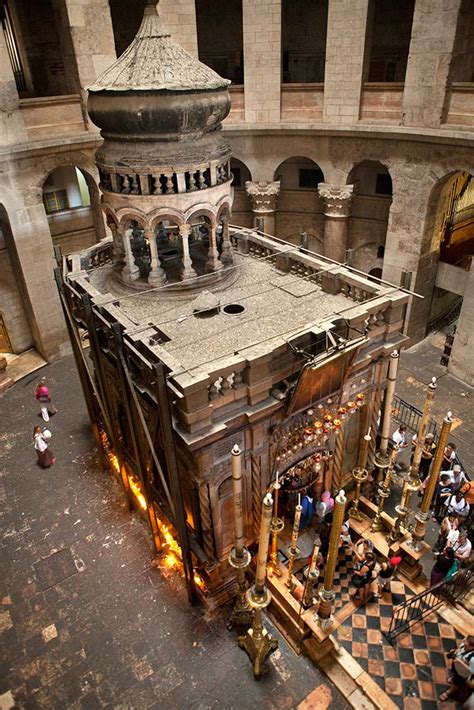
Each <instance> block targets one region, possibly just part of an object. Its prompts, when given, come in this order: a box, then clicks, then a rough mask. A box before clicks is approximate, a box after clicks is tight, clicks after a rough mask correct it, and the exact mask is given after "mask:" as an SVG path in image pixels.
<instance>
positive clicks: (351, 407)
mask: <svg viewBox="0 0 474 710" xmlns="http://www.w3.org/2000/svg"><path fill="white" fill-rule="evenodd" d="M356 409H357V404H356V403H355V402H348V403H347V411H348V412H349V414H354V412H355V411H356Z"/></svg>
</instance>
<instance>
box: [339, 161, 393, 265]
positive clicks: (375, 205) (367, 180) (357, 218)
mask: <svg viewBox="0 0 474 710" xmlns="http://www.w3.org/2000/svg"><path fill="white" fill-rule="evenodd" d="M347 184H349V185H354V196H353V198H352V203H351V215H350V218H349V232H348V244H347V246H348V250H349V255H348V261H349V264H350V265H351V266H353V267H354V268H356V269H359V270H360V271H365V272H367V273H369V274H371V275H376V274H378V273H379V272H380V273H381V269H382V268H383V258H384V253H385V241H386V239H387V227H388V217H389V212H390V205H391V204H392V178H391V176H390V173H389V171H388V170H387V168H386V167H385V166H384V165H382V164H381V163H379V162H378V161H375V160H364V161H363V162H362V163H359V164H358V165H356V166H355V167H354V168H353V169H352V170H351V172H350V173H349V176H348V178H347ZM374 270H377V271H376V273H374Z"/></svg>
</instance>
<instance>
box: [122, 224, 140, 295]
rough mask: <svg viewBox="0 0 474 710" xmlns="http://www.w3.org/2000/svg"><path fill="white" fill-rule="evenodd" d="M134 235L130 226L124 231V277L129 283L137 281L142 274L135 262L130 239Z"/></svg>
mask: <svg viewBox="0 0 474 710" xmlns="http://www.w3.org/2000/svg"><path fill="white" fill-rule="evenodd" d="M132 236H133V229H132V228H131V227H129V228H128V229H126V230H125V232H124V233H123V246H124V251H125V266H124V267H123V269H122V278H123V279H124V281H128V282H129V283H130V282H132V281H136V280H137V279H138V278H139V276H140V269H139V268H138V266H137V265H136V263H135V257H134V256H133V252H132V245H131V243H130V240H131V238H132Z"/></svg>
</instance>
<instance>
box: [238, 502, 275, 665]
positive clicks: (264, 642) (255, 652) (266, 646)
mask: <svg viewBox="0 0 474 710" xmlns="http://www.w3.org/2000/svg"><path fill="white" fill-rule="evenodd" d="M272 510H273V499H272V496H271V494H270V493H267V495H266V496H265V498H264V499H263V506H262V522H261V525H260V539H259V543H258V555H257V572H256V575H255V584H254V585H253V587H250V589H248V590H247V601H248V603H249V605H250V607H251V608H252V609H253V610H254V617H253V623H252V627H251V628H250V629H248V631H247V633H246V634H245V635H244V636H239V642H238V643H239V646H240V648H243V649H244V651H246V652H247V654H248V655H249V657H250V660H251V661H252V664H253V673H254V676H255V678H259V677H260V674H261V671H262V664H263V663H264V662H265V661H266V659H267V658H268V657H269V656H270V654H271V653H273V651H275V650H276V649H277V648H278V641H277V640H276V639H275V638H273V636H271V635H270V634H269V633H268V631H267V630H266V629H265V628H264V627H263V624H262V610H263V609H265V608H266V607H267V606H268V605H269V604H270V602H271V599H272V595H271V594H270V592H269V590H268V589H267V587H266V585H265V578H266V572H267V556H268V546H269V542H270V527H271V520H272Z"/></svg>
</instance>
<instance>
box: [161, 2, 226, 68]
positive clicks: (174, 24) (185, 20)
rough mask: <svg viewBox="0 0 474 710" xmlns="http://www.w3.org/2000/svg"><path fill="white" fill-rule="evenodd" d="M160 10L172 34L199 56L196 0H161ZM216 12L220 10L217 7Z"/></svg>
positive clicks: (186, 48)
mask: <svg viewBox="0 0 474 710" xmlns="http://www.w3.org/2000/svg"><path fill="white" fill-rule="evenodd" d="M158 10H159V13H160V17H161V19H162V20H163V24H164V26H165V27H166V29H167V30H168V31H169V32H170V34H171V36H172V37H174V39H175V40H176V41H177V42H179V44H180V45H181V46H182V47H184V49H185V50H186V51H187V52H189V54H191V55H192V56H193V57H197V56H198V44H197V29H196V8H195V5H194V0H161V2H160V4H159V6H158ZM216 12H220V10H217V9H216Z"/></svg>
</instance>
